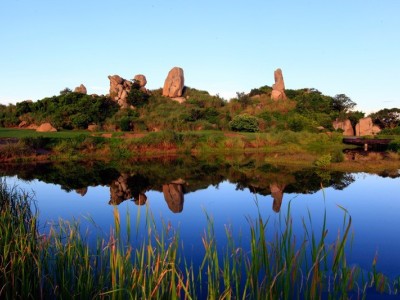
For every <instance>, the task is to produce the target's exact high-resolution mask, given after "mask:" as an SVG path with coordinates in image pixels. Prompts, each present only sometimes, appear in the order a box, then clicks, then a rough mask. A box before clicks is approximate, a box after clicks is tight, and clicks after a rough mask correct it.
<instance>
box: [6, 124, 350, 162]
mask: <svg viewBox="0 0 400 300" xmlns="http://www.w3.org/2000/svg"><path fill="white" fill-rule="evenodd" d="M0 142H1V144H0V147H1V148H2V149H1V150H2V151H1V153H2V154H1V157H0V159H3V160H18V159H31V160H34V159H38V157H40V156H43V155H46V156H47V157H48V158H50V159H69V160H70V159H82V158H98V157H102V158H108V159H118V158H125V159H126V158H134V157H138V156H146V155H147V156H151V155H155V154H157V155H159V154H171V153H186V154H207V153H221V154H224V153H240V152H262V153H266V154H274V155H275V154H277V155H283V154H284V155H294V154H296V155H304V157H307V156H310V157H312V158H311V159H315V158H316V157H317V156H318V155H320V154H332V156H333V157H335V158H336V157H337V155H336V154H335V153H339V152H341V150H342V148H343V145H342V143H341V136H340V134H333V135H327V134H324V133H320V134H317V133H309V132H292V131H276V132H270V133H235V132H222V131H187V132H174V131H160V132H151V133H146V134H129V133H121V132H117V133H102V132H100V133H94V134H93V133H89V132H81V131H77V132H75V131H66V132H56V133H37V132H35V131H32V130H19V129H0Z"/></svg>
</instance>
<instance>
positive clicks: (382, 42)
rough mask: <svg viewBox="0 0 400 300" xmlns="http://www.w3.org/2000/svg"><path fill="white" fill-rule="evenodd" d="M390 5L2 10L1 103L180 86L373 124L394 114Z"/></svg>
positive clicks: (399, 39)
mask: <svg viewBox="0 0 400 300" xmlns="http://www.w3.org/2000/svg"><path fill="white" fill-rule="evenodd" d="M399 16H400V1H399V0H380V1H378V0H375V1H371V0H363V1H361V0H351V1H349V0H335V1H321V0H319V1H315V0H309V1H307V0H293V1H268V0H264V1H251V0H249V1H235V0H231V1H217V0H214V1H209V0H203V1H200V0H198V1H183V0H170V1H165V0H164V1H161V0H158V1H156V0H154V1H153V0H150V1H124V0H121V1H103V0H97V1H95V0H81V1H78V0H68V1H60V0H36V1H32V0H7V1H1V3H0V38H1V44H0V103H2V104H8V103H15V102H17V101H22V100H27V99H32V100H34V101H35V100H38V99H42V98H44V97H47V96H52V95H58V94H59V91H60V90H62V89H63V88H65V87H69V88H71V89H73V88H74V87H76V86H78V85H80V84H81V83H83V84H85V85H86V87H87V89H88V92H89V93H97V94H106V93H107V92H108V88H109V81H108V78H107V76H108V75H113V74H118V75H120V76H122V77H124V78H127V79H131V78H133V76H134V75H135V74H144V75H146V77H147V82H148V83H147V87H148V88H150V89H155V88H159V87H162V85H163V83H164V80H165V77H166V75H167V74H168V71H169V70H170V69H171V68H172V67H174V66H179V67H182V68H183V69H184V72H185V83H186V85H187V86H190V87H194V88H197V89H202V90H208V91H209V92H210V93H211V94H217V93H218V94H220V95H221V96H222V97H224V98H226V99H229V98H231V97H234V96H235V95H236V92H249V91H250V90H251V89H252V88H256V87H260V86H262V85H266V84H267V85H272V84H273V72H274V70H275V69H276V68H281V69H282V71H283V75H284V78H285V85H286V88H291V89H297V88H304V87H312V88H317V89H319V90H320V91H321V92H323V93H324V94H327V95H331V96H334V95H335V94H339V93H345V94H346V95H348V96H349V97H350V98H351V99H352V100H353V101H355V102H356V103H357V104H358V106H357V109H360V110H363V111H365V112H371V111H374V110H378V109H381V108H384V107H389V108H391V107H400V96H399V94H400V92H399V89H400V59H399V55H400V17H399Z"/></svg>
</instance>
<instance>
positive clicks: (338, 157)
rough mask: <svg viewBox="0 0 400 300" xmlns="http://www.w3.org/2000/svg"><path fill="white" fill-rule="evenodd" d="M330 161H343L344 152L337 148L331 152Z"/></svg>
mask: <svg viewBox="0 0 400 300" xmlns="http://www.w3.org/2000/svg"><path fill="white" fill-rule="evenodd" d="M331 156H332V159H331V162H333V163H338V162H342V161H344V154H343V151H342V150H337V151H334V152H332V153H331Z"/></svg>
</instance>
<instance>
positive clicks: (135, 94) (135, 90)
mask: <svg viewBox="0 0 400 300" xmlns="http://www.w3.org/2000/svg"><path fill="white" fill-rule="evenodd" d="M148 100H149V95H148V94H147V93H146V92H143V91H142V90H140V85H139V83H138V82H136V81H134V82H133V84H132V87H131V90H130V92H129V94H128V98H127V102H128V103H129V104H130V105H132V106H134V107H141V106H143V105H145V104H146V103H147V102H148Z"/></svg>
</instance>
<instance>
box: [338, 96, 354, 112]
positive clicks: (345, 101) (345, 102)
mask: <svg viewBox="0 0 400 300" xmlns="http://www.w3.org/2000/svg"><path fill="white" fill-rule="evenodd" d="M356 105H357V103H355V102H353V101H352V100H351V99H350V97H347V96H346V95H345V94H337V95H336V96H335V97H333V100H332V108H333V110H336V111H338V112H339V113H346V112H348V111H350V110H352V109H353V108H354V107H355V106H356Z"/></svg>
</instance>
